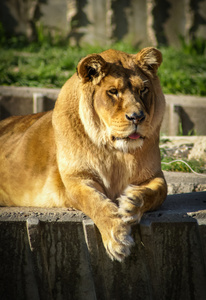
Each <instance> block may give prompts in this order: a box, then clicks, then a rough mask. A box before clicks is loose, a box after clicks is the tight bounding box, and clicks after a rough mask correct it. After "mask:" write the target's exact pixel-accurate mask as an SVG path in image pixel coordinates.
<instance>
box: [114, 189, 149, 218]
mask: <svg viewBox="0 0 206 300" xmlns="http://www.w3.org/2000/svg"><path fill="white" fill-rule="evenodd" d="M117 200H118V202H119V210H118V213H119V214H120V216H121V218H122V220H123V221H124V222H125V223H129V224H133V223H137V222H139V221H140V220H141V217H142V214H143V212H142V209H141V208H142V207H143V205H144V200H143V197H142V195H141V193H140V192H139V191H138V190H136V189H134V188H133V187H132V186H129V187H128V188H127V189H126V190H125V192H124V194H123V195H122V196H121V197H119V198H118V199H117Z"/></svg>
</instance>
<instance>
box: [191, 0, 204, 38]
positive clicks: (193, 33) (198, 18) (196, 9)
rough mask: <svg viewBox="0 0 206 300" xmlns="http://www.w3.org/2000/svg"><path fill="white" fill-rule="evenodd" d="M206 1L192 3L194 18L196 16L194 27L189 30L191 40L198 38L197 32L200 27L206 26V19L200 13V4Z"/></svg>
mask: <svg viewBox="0 0 206 300" xmlns="http://www.w3.org/2000/svg"><path fill="white" fill-rule="evenodd" d="M203 1H204V0H191V1H190V7H191V10H192V11H193V16H194V22H193V26H192V27H191V28H190V30H189V37H190V38H191V39H195V37H196V32H197V30H198V29H199V27H200V25H205V24H206V19H205V18H204V17H203V16H201V14H200V13H199V11H200V8H199V5H200V2H203Z"/></svg>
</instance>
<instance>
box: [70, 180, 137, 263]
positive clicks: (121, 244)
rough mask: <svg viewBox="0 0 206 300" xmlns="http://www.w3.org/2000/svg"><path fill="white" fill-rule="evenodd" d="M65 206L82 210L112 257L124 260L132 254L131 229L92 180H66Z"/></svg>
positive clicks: (116, 208) (113, 204)
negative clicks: (96, 229)
mask: <svg viewBox="0 0 206 300" xmlns="http://www.w3.org/2000/svg"><path fill="white" fill-rule="evenodd" d="M67 197H68V201H67V202H66V203H65V205H66V206H72V207H74V208H76V209H78V210H81V211H83V212H84V213H85V214H86V215H87V216H89V217H90V218H91V219H92V220H93V221H94V223H95V224H96V226H97V227H98V229H99V231H100V233H101V236H102V240H103V243H104V246H105V249H106V251H107V253H108V255H109V256H110V258H111V259H112V260H113V259H116V260H118V261H122V260H123V259H124V258H125V257H126V256H128V255H129V254H130V248H131V246H132V245H133V243H134V242H133V239H132V237H131V236H130V232H131V227H130V225H129V224H126V223H125V222H124V221H123V220H122V218H121V216H120V215H119V212H118V206H117V205H116V204H115V203H113V202H112V201H111V200H110V199H108V198H107V197H106V196H105V194H104V193H103V191H102V188H101V186H99V185H98V184H97V183H96V182H94V181H92V180H81V179H73V180H72V179H70V180H68V181H67Z"/></svg>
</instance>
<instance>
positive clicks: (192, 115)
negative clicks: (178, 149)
mask: <svg viewBox="0 0 206 300" xmlns="http://www.w3.org/2000/svg"><path fill="white" fill-rule="evenodd" d="M59 91H60V89H44V88H30V87H14V86H0V120H1V119H4V118H6V117H8V116H10V115H22V114H23V115H24V114H30V113H34V112H35V111H36V110H35V109H34V97H35V94H37V95H38V94H41V95H42V97H40V99H39V101H40V102H42V98H43V102H42V103H41V104H40V105H39V107H40V108H41V109H42V110H43V111H45V110H50V109H52V108H53V107H54V103H55V100H56V99H57V96H58V94H59ZM165 98H166V112H165V116H164V119H163V123H162V127H161V132H162V133H164V134H166V135H177V134H178V133H179V124H180V123H181V124H182V130H183V134H185V135H187V134H188V133H189V132H190V133H191V132H192V131H193V132H195V134H197V135H206V118H205V115H206V97H198V96H189V95H178V96H177V95H165Z"/></svg>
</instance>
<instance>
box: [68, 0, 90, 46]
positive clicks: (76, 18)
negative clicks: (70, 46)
mask: <svg viewBox="0 0 206 300" xmlns="http://www.w3.org/2000/svg"><path fill="white" fill-rule="evenodd" d="M87 2H88V1H87V0H82V1H81V3H80V1H75V6H74V7H72V9H71V10H70V11H69V15H68V21H69V24H70V26H71V29H70V33H69V35H68V38H69V40H70V41H71V43H73V42H72V40H74V41H75V42H74V44H75V45H76V46H80V41H81V38H82V37H83V36H84V35H85V33H86V32H85V28H87V26H88V25H90V24H91V22H90V21H89V19H88V17H87V15H86V13H85V12H84V8H85V7H86V5H87Z"/></svg>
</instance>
